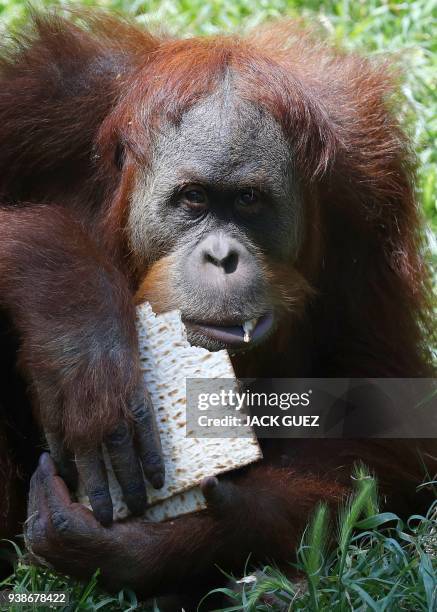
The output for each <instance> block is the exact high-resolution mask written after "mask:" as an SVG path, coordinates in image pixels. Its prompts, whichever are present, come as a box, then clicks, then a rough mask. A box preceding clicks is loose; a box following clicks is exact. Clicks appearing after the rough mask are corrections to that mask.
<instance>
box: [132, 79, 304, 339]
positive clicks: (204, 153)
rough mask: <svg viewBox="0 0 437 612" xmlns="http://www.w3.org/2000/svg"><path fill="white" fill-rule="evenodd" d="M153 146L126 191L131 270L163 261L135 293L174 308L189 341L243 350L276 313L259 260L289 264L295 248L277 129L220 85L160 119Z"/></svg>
mask: <svg viewBox="0 0 437 612" xmlns="http://www.w3.org/2000/svg"><path fill="white" fill-rule="evenodd" d="M153 151H154V152H153V154H152V156H151V158H152V159H151V162H150V169H149V171H148V174H146V173H145V172H142V171H141V170H140V171H139V173H138V175H137V180H136V184H135V188H134V192H133V195H132V198H131V212H130V218H129V231H130V241H131V246H132V251H133V253H134V255H135V257H136V258H137V261H139V266H140V267H141V265H142V264H143V265H150V263H152V265H153V264H156V262H158V263H159V261H160V260H161V259H162V258H163V257H166V258H167V259H166V271H165V278H162V277H161V278H160V283H161V285H164V288H163V287H162V286H161V288H160V290H159V291H158V292H157V294H156V297H155V292H154V289H155V287H152V288H151V290H150V286H147V279H146V290H144V291H143V297H144V299H147V300H149V301H150V302H151V303H152V306H154V307H155V308H156V309H158V310H159V309H160V310H169V309H176V308H177V309H179V310H180V311H181V314H182V319H183V321H184V322H185V324H186V326H187V333H188V339H189V341H190V342H191V343H192V344H197V345H201V346H204V347H205V348H208V349H209V350H218V349H223V348H225V349H229V350H231V351H235V350H239V349H241V348H245V349H247V348H250V347H251V346H253V345H254V344H257V343H259V342H261V341H262V340H263V339H265V338H266V337H267V335H268V334H269V333H270V332H271V330H272V329H273V327H274V323H275V318H276V317H277V312H275V310H276V306H277V305H276V304H275V299H274V293H273V291H272V287H271V285H270V282H269V279H268V274H267V267H268V266H267V262H268V261H270V262H271V261H274V262H280V263H283V264H284V263H285V262H290V265H292V262H293V259H294V257H295V256H296V254H297V250H298V247H299V239H298V230H299V225H300V214H301V211H300V201H299V196H298V190H297V187H296V185H295V181H294V180H293V178H292V173H291V163H290V155H289V151H288V147H287V144H286V142H285V139H284V136H283V134H282V132H281V129H280V128H279V126H278V125H277V124H276V123H275V121H274V120H273V119H272V118H271V117H270V116H268V115H266V114H265V113H264V112H263V111H261V110H260V109H259V108H257V107H255V106H253V105H250V104H248V103H243V102H242V101H241V100H239V99H238V98H237V97H236V95H235V94H234V92H233V91H232V87H231V86H229V84H227V83H226V82H225V83H224V84H223V86H222V89H221V90H219V91H218V92H216V93H215V94H213V95H212V96H211V97H210V98H208V99H207V100H205V101H203V102H201V103H199V104H198V105H197V106H195V107H194V108H193V109H191V110H190V111H188V112H187V113H186V115H185V116H184V117H183V120H182V122H181V124H180V125H178V126H174V125H165V126H163V127H162V129H161V131H160V133H159V136H157V138H156V142H155V143H154V149H153ZM147 289H149V291H147ZM245 322H246V325H247V323H248V322H251V323H250V324H249V326H248V329H246V342H245V341H244V335H245V330H244V329H243V325H244V323H245Z"/></svg>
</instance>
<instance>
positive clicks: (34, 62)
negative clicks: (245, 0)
mask: <svg viewBox="0 0 437 612" xmlns="http://www.w3.org/2000/svg"><path fill="white" fill-rule="evenodd" d="M35 23H36V25H35V26H33V29H32V30H31V31H30V33H28V34H23V36H22V37H21V38H20V41H21V42H20V43H19V45H18V47H17V49H15V50H13V51H9V52H5V54H4V55H3V59H1V60H0V84H1V85H0V198H1V208H0V245H1V246H0V307H1V308H2V312H3V313H4V315H5V316H4V323H3V327H2V333H3V334H4V337H5V338H7V339H8V341H10V342H11V345H12V346H13V347H15V348H16V344H15V342H16V338H17V335H18V340H19V342H20V350H19V363H20V370H19V372H20V374H19V376H18V378H17V375H16V374H15V375H14V376H15V378H12V377H11V376H10V372H12V371H13V366H12V365H11V359H15V357H14V355H15V352H14V351H11V352H9V353H8V358H6V357H2V359H4V364H6V365H4V368H3V372H2V373H0V378H1V381H2V382H1V384H2V387H1V389H0V394H1V395H0V402H1V404H2V410H3V409H4V410H3V411H4V413H5V415H6V417H5V426H4V427H5V429H4V431H5V432H9V431H10V428H11V427H15V425H14V423H15V422H16V414H18V413H20V414H27V416H26V419H25V420H26V422H27V425H26V426H23V427H24V429H23V431H24V432H25V433H24V434H23V435H26V433H29V435H30V432H31V431H32V428H33V425H29V423H30V415H29V414H28V413H26V412H23V411H26V410H28V403H27V401H26V398H25V397H24V396H23V390H22V389H23V385H24V382H23V381H26V383H28V384H29V383H30V384H31V385H40V386H42V387H43V393H42V394H40V397H41V395H42V397H44V398H45V399H46V401H47V402H48V403H50V402H51V401H52V398H51V396H50V394H51V393H52V392H54V389H55V388H56V390H57V392H58V390H59V387H58V386H56V387H55V386H54V384H53V380H52V379H51V375H52V373H53V371H54V370H56V371H58V370H59V360H61V361H62V360H65V363H63V364H62V367H63V370H64V371H65V372H66V377H65V380H64V381H63V385H64V387H63V389H64V391H65V393H67V394H68V396H69V397H71V398H73V399H72V401H70V405H69V406H68V410H65V412H64V413H63V419H62V434H63V435H64V436H65V437H66V439H67V441H68V442H69V443H73V442H74V443H77V444H85V445H86V443H87V439H88V440H89V439H91V438H92V439H96V438H97V439H100V438H101V437H102V436H103V435H104V434H105V433H107V432H108V431H110V430H111V428H112V427H113V425H114V423H115V422H116V420H117V418H118V417H119V416H120V414H121V413H123V401H116V400H120V398H123V397H124V396H125V393H126V391H127V389H129V388H133V386H134V385H135V382H136V379H135V375H134V374H131V373H132V372H135V371H136V369H135V364H133V363H131V359H132V356H131V353H129V352H128V351H127V352H124V350H123V347H126V346H131V345H132V344H134V343H135V336H134V330H133V328H132V326H129V324H128V323H126V321H129V320H131V316H132V308H133V300H132V299H131V295H132V294H134V293H136V292H137V291H138V293H137V297H138V295H140V296H141V298H142V299H146V298H148V297H149V299H150V296H152V295H156V296H158V298H157V300H158V302H159V301H162V300H163V299H165V284H166V282H167V279H166V278H165V275H166V267H165V265H163V263H162V262H158V263H157V264H156V265H155V266H154V267H152V268H151V270H150V276H148V270H147V269H144V267H142V266H141V265H140V264H139V262H137V261H135V259H134V257H133V255H132V254H131V251H130V245H129V244H128V243H127V240H126V233H125V222H126V213H127V210H128V202H129V195H130V190H131V188H132V180H133V172H134V168H135V165H136V164H138V163H140V164H142V165H146V166H147V164H148V160H149V158H148V153H149V134H148V132H149V131H150V130H151V129H152V128H153V129H155V128H156V127H157V126H158V125H159V122H160V120H161V119H162V118H167V119H168V118H171V119H172V120H173V121H178V120H179V119H180V117H181V116H182V115H183V113H184V112H185V111H186V110H187V109H188V108H190V107H191V106H192V105H193V104H195V103H196V102H197V101H198V100H200V99H202V98H203V97H205V96H206V95H207V94H208V93H210V92H211V91H213V90H214V88H215V87H216V85H217V83H218V81H219V80H220V78H221V77H222V75H223V74H224V72H225V71H226V70H229V69H231V70H232V71H233V73H234V74H235V75H236V87H237V89H238V90H239V91H240V93H241V95H242V96H243V97H246V98H249V99H250V100H253V101H256V102H258V103H259V104H261V105H262V106H264V107H265V108H266V109H267V110H268V111H269V112H271V113H272V114H273V116H274V117H275V118H276V119H277V120H278V121H279V122H280V124H281V125H282V127H283V130H284V132H285V134H286V135H287V136H288V138H289V139H290V142H291V144H292V147H293V153H294V159H295V161H296V167H297V175H298V176H299V177H300V179H301V182H302V190H303V194H304V199H305V210H306V218H305V227H306V231H307V235H306V238H305V240H304V241H303V245H302V248H301V253H300V257H299V258H298V260H297V263H296V265H295V268H294V269H292V268H291V267H290V269H289V270H287V269H285V270H284V269H279V268H278V267H275V266H273V264H272V263H271V262H269V261H266V266H267V268H268V270H269V278H270V279H271V282H272V285H273V286H274V288H275V289H276V290H277V292H278V295H282V296H284V294H285V295H286V296H288V292H289V287H288V286H287V282H288V281H289V279H290V278H293V279H296V278H300V279H301V281H299V283H297V284H298V286H299V287H300V292H299V300H298V302H299V303H298V308H297V311H298V314H299V319H298V324H297V322H296V321H297V320H296V318H295V316H296V312H295V310H296V309H295V308H294V305H293V304H291V306H290V312H289V314H284V317H283V320H282V322H281V325H280V327H279V329H278V330H277V332H276V333H275V335H274V336H273V337H271V338H270V339H269V341H268V342H267V344H264V345H262V346H260V347H259V348H256V349H254V350H253V351H251V352H248V353H247V354H246V355H242V356H237V357H235V358H234V364H235V367H236V370H237V373H238V374H240V375H243V376H263V377H269V376H273V377H281V376H287V377H292V376H306V377H310V376H324V377H328V376H337V377H347V376H354V377H360V376H363V377H364V376H374V377H378V376H391V377H402V376H408V377H418V376H427V375H432V374H433V367H432V364H431V357H430V354H429V350H428V348H427V347H428V346H429V343H430V337H431V335H432V320H431V308H430V286H429V274H428V271H427V268H426V265H425V263H424V261H423V258H422V253H421V243H420V215H419V211H418V207H417V205H416V201H415V196H414V189H413V172H412V166H413V161H412V156H411V153H410V151H409V147H408V141H407V139H406V137H405V136H404V134H403V133H402V131H401V129H400V128H399V126H398V124H397V122H396V119H395V115H394V114H393V113H392V111H391V104H392V98H393V92H394V91H395V89H396V88H395V85H396V77H395V75H393V74H392V69H391V68H390V66H388V65H386V64H380V65H376V64H373V63H372V62H371V61H369V60H365V59H363V58H361V57H358V56H356V55H353V54H348V55H346V54H343V53H342V52H338V51H333V50H331V49H329V48H327V47H325V46H324V45H317V44H315V43H314V41H313V40H312V38H311V37H310V35H308V34H305V33H302V32H300V31H299V29H298V28H296V26H294V25H293V24H289V23H284V24H279V25H273V26H271V27H268V28H265V29H261V30H260V31H258V32H256V33H253V35H251V37H250V38H247V39H244V38H239V37H233V36H232V37H217V38H212V39H189V40H172V39H166V38H158V37H154V36H152V35H150V34H148V33H147V32H144V31H142V30H140V29H137V28H136V27H134V26H132V25H131V24H128V23H124V22H122V21H121V20H119V19H114V18H112V17H108V16H102V15H98V14H97V15H96V14H90V15H85V16H82V17H81V18H80V20H79V23H78V25H73V24H72V22H70V21H64V20H62V19H59V18H56V17H50V18H48V19H45V18H41V17H37V18H36V22H35ZM118 143H121V144H122V146H123V147H124V156H125V165H124V169H123V172H121V174H120V172H119V171H118V170H117V168H116V166H115V164H114V157H115V155H116V147H117V145H118ZM120 177H121V178H120ZM310 230H311V234H310ZM41 254H43V255H44V256H41ZM50 267H51V268H50ZM293 283H295V281H293ZM288 297H289V299H290V300H291V301H292V300H293V297H294V296H293V295H291V296H288ZM285 301H286V300H285ZM90 326H94V328H95V327H97V329H99V330H100V333H101V339H102V351H101V352H100V353H99V351H98V350H97V353H96V354H95V355H93V359H92V360H91V362H90V363H91V365H90V367H89V369H88V370H86V371H82V370H81V369H80V367H78V366H77V364H78V362H79V360H80V358H81V356H82V353H81V351H82V350H90V347H89V346H88V347H85V348H84V349H83V337H84V336H86V334H87V331H86V330H87V329H90V328H91V327H90ZM54 329H55V330H56V333H55V331H54ZM111 337H116V338H117V343H118V344H117V346H116V349H117V350H116V351H115V353H113V352H110V353H109V352H108V351H107V350H104V349H107V348H108V347H109V346H110V345H111ZM59 339H61V340H59ZM58 340H59V341H58ZM66 342H67V344H69V345H70V346H71V352H67V353H66V352H65V350H64V349H65V343H66ZM47 347H49V348H50V347H51V352H50V350H48V349H47ZM11 355H12V357H10V356H11ZM109 355H111V356H112V357H109ZM8 359H9V361H8ZM50 360H52V361H50ZM2 363H3V362H2ZM105 372H106V374H104V373H105ZM108 372H109V373H110V375H108ZM15 413H16V414H15ZM50 415H51V413H50V410H47V409H46V410H45V411H44V410H43V421H44V419H50ZM11 423H12V425H11ZM26 428H27V429H26ZM3 437H4V436H3V434H2V432H1V431H0V452H1V453H2V455H1V457H3V458H2V459H0V473H2V474H4V473H8V474H11V475H13V476H11V477H10V478H9V479H8V478H6V479H4V480H2V483H3V484H2V487H3V491H2V492H3V493H4V494H3V496H2V499H1V500H0V517H2V519H1V524H0V532H1V535H2V536H3V535H5V534H6V533H8V534H10V532H11V529H12V530H13V529H18V526H17V524H16V522H15V521H14V519H17V520H18V519H22V518H24V508H22V510H21V512H19V511H17V510H16V508H15V507H14V506H12V505H10V500H12V498H13V495H14V494H15V493H14V491H15V488H16V484H18V485H19V483H17V478H16V476H15V472H16V469H18V468H17V466H18V467H19V469H21V470H22V475H23V479H24V482H27V479H28V478H29V475H30V472H31V470H33V468H34V465H35V462H34V460H35V457H36V454H37V451H38V448H37V447H36V446H34V447H33V448H27V449H24V450H23V444H22V443H21V446H20V444H18V443H17V442H16V439H15V438H14V436H10V439H11V440H12V441H13V442H12V443H11V444H9V445H6V442H5V443H3ZM425 446H426V448H427V449H428V457H432V454H433V453H435V444H434V442H433V441H429V442H428V443H427V445H424V447H425ZM415 447H416V444H415V443H414V442H413V441H408V442H396V441H384V442H372V443H370V442H364V441H332V440H331V441H303V440H302V441H290V442H284V441H275V443H274V444H273V443H272V442H271V441H265V442H264V453H265V457H266V459H265V462H264V464H263V465H260V466H256V467H253V468H250V469H247V470H245V471H244V473H242V474H241V475H238V474H237V475H236V476H235V485H236V486H237V487H238V490H239V491H240V492H239V495H241V499H242V500H243V501H242V504H241V506H240V511H239V513H237V514H235V513H234V514H232V513H231V516H230V517H229V516H228V515H227V514H226V512H224V513H223V515H216V514H214V512H212V511H211V512H210V513H207V512H205V513H202V514H200V515H199V516H190V517H185V518H181V519H178V520H176V521H172V522H171V523H167V524H162V525H152V526H150V525H149V526H146V525H144V524H142V523H140V524H138V523H135V522H132V523H126V524H124V525H122V526H119V527H117V529H119V530H122V531H123V533H125V535H126V541H127V540H128V539H129V540H132V541H133V542H134V544H133V545H132V548H131V550H130V552H129V553H128V552H127V551H126V550H124V549H123V547H122V545H121V544H119V545H118V546H119V548H117V549H115V552H114V549H113V548H111V545H110V543H106V544H103V543H102V542H107V541H106V540H105V538H106V537H108V535H105V536H104V537H103V536H102V538H103V539H102V541H101V542H100V546H99V547H96V550H95V551H94V552H92V551H91V552H86V553H84V557H83V558H82V557H81V555H80V548H79V547H78V546H76V548H75V559H76V560H74V559H72V558H71V555H70V557H69V556H68V555H64V553H63V552H62V554H61V553H60V555H59V558H57V557H56V555H54V559H52V561H53V562H55V564H56V565H57V566H58V567H59V568H60V569H64V570H66V571H69V572H72V573H75V574H78V575H87V574H89V573H90V572H92V571H94V569H95V567H96V566H97V565H101V567H102V575H103V579H104V580H106V581H107V582H108V583H109V584H110V585H111V586H113V587H114V586H115V585H116V583H117V584H119V583H123V584H128V585H130V586H133V587H134V588H136V589H137V590H138V591H139V592H140V593H143V594H149V595H150V594H156V593H163V592H168V591H177V590H178V589H182V588H183V585H186V581H187V579H188V578H190V576H191V577H194V578H196V579H199V576H202V577H205V576H208V577H211V576H212V575H213V574H214V569H213V564H214V563H219V564H221V565H222V566H223V567H225V568H226V569H227V570H235V571H240V570H241V569H242V566H243V564H244V561H245V559H246V558H247V555H248V553H249V552H253V553H254V555H253V560H254V561H256V560H258V561H260V560H262V559H266V558H269V557H273V558H275V559H276V560H277V561H281V560H286V559H288V558H289V557H290V556H291V555H292V552H293V548H294V546H295V545H296V542H297V539H298V537H299V534H300V530H301V528H302V526H303V525H304V524H305V522H306V520H307V518H308V515H309V514H310V512H311V510H312V508H313V507H314V505H315V504H316V503H317V502H318V501H319V500H321V499H324V500H326V501H328V503H329V504H330V505H331V506H335V505H336V504H337V502H338V501H339V500H340V499H341V498H342V497H343V496H344V495H345V494H346V493H347V492H348V490H349V486H350V479H349V475H350V468H351V465H352V463H353V461H354V460H356V459H362V460H364V461H365V462H367V463H368V464H369V465H371V466H372V467H374V468H375V469H376V470H378V473H379V475H380V477H381V482H382V488H383V490H384V492H385V494H387V495H389V496H390V499H391V502H392V504H393V508H398V509H399V510H401V511H408V509H409V507H410V506H411V501H412V500H414V499H415V494H414V489H415V485H416V484H418V482H419V480H420V478H421V467H420V463H419V461H418V460H417V456H416V448H415ZM284 457H285V458H284ZM20 466H22V467H20ZM9 508H11V510H9ZM12 508H14V509H13V512H12ZM115 528H116V527H113V528H111V529H115ZM110 533H111V530H108V531H107V532H106V534H110ZM132 536H134V537H132ZM119 541H122V539H121V540H120V539H119ZM120 546H121V548H120ZM62 550H63V549H62V548H60V551H62ZM108 551H111V555H112V557H113V561H112V562H113V563H114V566H112V565H111V561H110V560H108V558H107V557H108V555H107V552H108ZM117 551H118V552H117ZM42 552H45V553H47V551H41V553H42ZM102 552H103V553H104V554H101V553H102ZM128 554H129V555H130V557H129V558H128V559H129V562H126V563H124V564H123V563H122V564H120V563H119V561H117V560H116V558H117V557H118V556H119V557H120V558H124V557H126V556H127V555H128ZM109 556H110V555H109ZM52 557H53V555H52ZM126 558H127V557H126ZM124 567H126V574H125V575H124V574H123V569H124ZM116 569H117V571H116ZM117 572H118V574H117Z"/></svg>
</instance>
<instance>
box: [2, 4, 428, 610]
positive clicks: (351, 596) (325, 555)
mask: <svg viewBox="0 0 437 612" xmlns="http://www.w3.org/2000/svg"><path fill="white" fill-rule="evenodd" d="M33 4H34V5H37V6H38V5H42V6H65V5H67V4H68V3H66V2H62V1H56V2H52V1H40V2H33ZM73 4H78V2H73ZM81 4H83V5H87V6H93V5H99V6H104V7H109V8H113V9H116V10H120V11H122V12H124V13H128V14H133V15H135V16H136V18H137V19H138V20H139V21H141V22H143V23H145V24H147V25H150V26H151V27H161V26H163V27H164V28H165V29H167V30H169V31H171V32H174V33H178V34H182V35H190V34H211V33H217V32H221V31H225V32H229V31H235V30H241V29H246V28H249V27H251V26H253V25H256V24H258V23H261V22H264V21H266V20H268V19H272V18H277V17H280V16H283V15H286V16H299V17H304V18H305V19H306V20H308V21H309V22H310V23H313V24H314V23H315V24H316V25H317V26H318V27H320V28H321V29H323V30H324V31H325V32H326V35H327V36H328V38H329V39H330V40H332V41H333V42H334V44H337V45H342V46H343V47H346V48H349V49H355V50H360V51H362V52H364V53H366V54H370V55H375V56H378V55H382V54H387V53H388V54H391V55H393V56H394V57H395V58H396V59H397V61H398V62H399V63H400V65H401V66H402V67H403V68H404V74H405V76H404V81H403V86H402V88H403V94H404V100H405V101H404V105H403V107H402V108H401V109H400V112H401V114H402V117H403V118H404V119H405V121H406V123H407V125H408V129H409V130H410V132H411V136H412V139H413V143H414V146H415V150H416V152H417V155H418V160H419V170H418V182H417V188H418V193H419V197H420V201H421V203H422V206H423V210H424V212H425V215H426V218H427V221H428V224H429V227H430V229H431V231H430V232H429V235H430V244H431V246H432V245H433V244H434V245H435V244H436V239H435V232H436V231H437V203H436V198H437V28H436V25H435V24H436V23H437V0H428V1H427V0H416V1H411V0H406V1H404V2H389V1H376V0H342V1H340V0H338V1H335V0H326V1H319V0H307V1H299V0H288V1H287V0H212V1H211V2H205V0H162V1H160V0H150V1H149V2H142V1H139V0H132V1H126V0H100V1H98V2H90V1H88V0H85V1H83V2H81ZM25 13H26V6H25V3H24V2H22V1H9V0H8V1H6V2H4V1H3V2H2V1H1V0H0V28H1V27H2V26H12V27H13V26H14V25H17V24H19V23H20V22H21V21H22V20H23V18H24V16H25ZM432 236H434V239H432ZM436 253H437V246H434V254H436ZM359 482H361V483H363V482H364V484H361V486H362V487H364V488H362V489H361V490H358V491H357V494H356V496H355V498H354V499H353V500H351V502H350V504H349V505H348V506H347V508H345V510H344V512H343V514H342V518H341V524H340V525H339V528H338V537H337V547H336V548H335V549H334V551H333V552H327V550H328V549H327V547H326V534H327V532H328V531H329V527H328V516H327V511H326V509H324V508H323V507H322V508H320V509H319V510H318V513H317V514H316V516H315V517H314V519H313V522H312V524H311V525H310V526H309V527H308V529H307V532H306V534H305V536H304V540H303V542H302V545H301V547H300V548H299V551H298V561H297V563H296V569H297V570H298V571H299V572H300V575H301V578H300V579H299V581H297V582H293V581H290V580H289V579H288V578H287V577H286V576H285V575H284V574H281V573H280V572H278V571H277V570H276V569H275V568H272V567H265V568H264V569H263V571H262V572H259V573H257V574H255V575H253V576H252V575H248V576H246V577H245V582H243V583H241V585H242V588H240V589H239V590H238V591H236V590H229V589H222V592H225V593H226V594H227V595H228V596H229V600H230V602H231V603H230V607H229V608H228V610H247V611H249V610H256V611H264V610H265V611H267V610H280V609H281V607H280V606H282V609H284V610H310V611H313V610H314V611H316V610H320V611H328V610H338V611H342V610H351V609H352V610H363V611H364V610H378V611H383V610H387V611H390V612H395V611H398V610H407V611H413V610H429V611H431V610H435V609H437V576H436V571H437V570H436V557H437V550H434V552H433V554H430V552H432V551H430V550H429V548H428V549H427V546H428V547H430V546H434V549H435V548H436V544H435V536H434V544H432V541H433V538H432V537H431V535H430V534H431V530H432V527H433V521H432V519H431V512H432V510H430V513H429V514H428V515H427V516H426V517H413V518H412V519H411V521H410V522H409V523H408V524H407V525H404V524H402V522H401V521H400V520H399V519H398V518H397V517H395V516H394V515H391V514H387V513H385V514H374V513H373V511H374V508H373V505H374V503H375V500H374V484H372V483H373V480H371V479H366V478H361V479H359ZM366 483H367V484H366ZM372 514H373V516H370V515H372ZM363 516H364V517H367V518H363ZM435 528H436V527H435V521H434V529H435ZM357 529H358V530H359V531H358V534H357V532H356V530H357ZM292 552H293V551H290V556H292ZM224 569H226V568H224ZM302 584H304V585H305V588H304V589H302ZM6 587H8V588H9V587H10V588H12V589H14V590H15V591H19V592H22V591H28V592H35V591H47V590H54V589H56V590H68V591H69V593H70V601H71V604H70V606H69V608H68V610H69V612H73V611H77V612H79V611H85V610H105V611H112V610H123V611H126V610H133V609H135V610H140V609H146V608H145V607H144V606H140V605H138V603H137V600H136V597H135V595H134V594H133V593H132V592H130V591H127V590H126V591H122V592H121V593H119V594H118V595H117V596H116V597H111V596H108V595H107V594H105V593H102V592H101V591H100V590H99V588H98V587H97V585H96V580H95V578H94V579H93V580H91V581H90V583H89V584H87V585H83V584H80V583H77V582H74V581H71V580H70V579H69V578H66V577H63V576H58V575H55V574H53V573H51V572H49V571H47V570H40V569H36V568H34V567H29V566H28V565H26V563H25V559H24V558H23V557H20V559H19V562H18V564H17V567H16V571H15V574H14V575H13V576H11V577H10V579H8V581H7V582H5V583H3V584H0V588H6ZM269 602H275V603H269ZM207 604H208V600H206V602H205V604H204V608H203V609H208V605H207ZM31 609H32V608H27V610H31ZM39 609H41V607H39ZM58 609H59V608H58ZM9 610H10V612H15V608H12V607H10V608H9ZM16 610H17V612H18V611H19V610H24V611H25V610H26V608H23V607H20V608H16Z"/></svg>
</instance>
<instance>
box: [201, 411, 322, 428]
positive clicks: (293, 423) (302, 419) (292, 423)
mask: <svg viewBox="0 0 437 612" xmlns="http://www.w3.org/2000/svg"><path fill="white" fill-rule="evenodd" d="M319 418H320V417H319V416H318V415H312V414H305V415H304V414H299V415H295V414H284V415H271V414H270V415H268V414H265V415H263V416H260V417H259V416H256V415H250V414H247V415H243V416H241V417H239V416H235V415H231V414H228V415H225V416H223V417H209V416H207V415H206V414H202V415H200V416H199V417H198V419H197V424H198V425H199V427H319V426H320V423H319Z"/></svg>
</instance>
